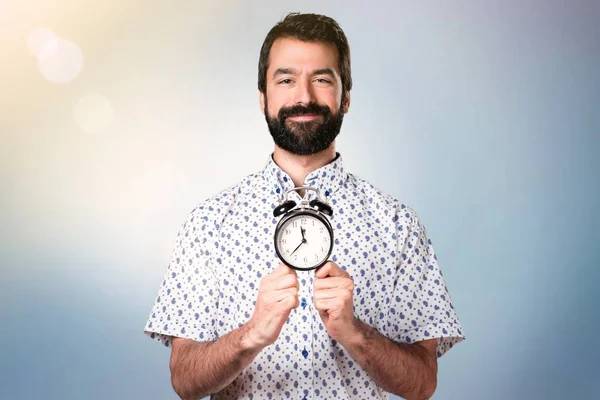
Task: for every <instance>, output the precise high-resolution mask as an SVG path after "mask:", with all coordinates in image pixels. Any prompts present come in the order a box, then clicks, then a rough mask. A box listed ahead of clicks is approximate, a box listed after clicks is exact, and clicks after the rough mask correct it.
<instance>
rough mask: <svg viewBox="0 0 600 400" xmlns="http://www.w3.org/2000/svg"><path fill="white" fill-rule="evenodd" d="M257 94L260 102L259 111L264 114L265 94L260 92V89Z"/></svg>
mask: <svg viewBox="0 0 600 400" xmlns="http://www.w3.org/2000/svg"><path fill="white" fill-rule="evenodd" d="M258 94H259V96H258V97H259V99H258V101H259V103H260V112H261V113H262V114H263V115H265V94H264V93H263V92H261V91H260V90H259V91H258Z"/></svg>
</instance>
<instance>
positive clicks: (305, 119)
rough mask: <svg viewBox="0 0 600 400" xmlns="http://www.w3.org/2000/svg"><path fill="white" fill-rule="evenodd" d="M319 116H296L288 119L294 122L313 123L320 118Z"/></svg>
mask: <svg viewBox="0 0 600 400" xmlns="http://www.w3.org/2000/svg"><path fill="white" fill-rule="evenodd" d="M319 117H320V115H318V114H305V115H296V116H295V117H288V119H291V120H292V121H312V120H314V119H317V118H319Z"/></svg>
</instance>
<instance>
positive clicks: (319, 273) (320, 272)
mask: <svg viewBox="0 0 600 400" xmlns="http://www.w3.org/2000/svg"><path fill="white" fill-rule="evenodd" d="M346 275H347V273H346V271H344V270H343V269H341V268H340V267H339V265H337V264H336V263H334V262H333V261H327V262H326V263H325V265H323V266H322V267H319V268H317V270H316V271H315V277H317V278H325V277H326V276H346Z"/></svg>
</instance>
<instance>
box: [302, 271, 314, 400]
mask: <svg viewBox="0 0 600 400" xmlns="http://www.w3.org/2000/svg"><path fill="white" fill-rule="evenodd" d="M311 272H313V271H298V280H299V283H300V290H299V291H298V297H299V300H300V307H298V312H299V313H300V318H301V319H300V323H299V329H298V336H299V339H300V340H299V343H300V344H301V345H299V346H298V351H299V352H300V357H299V359H300V362H301V363H302V364H301V365H302V372H301V379H302V382H303V383H302V385H301V386H300V388H299V389H300V393H299V395H300V398H301V399H306V400H309V399H312V392H313V375H314V372H313V362H312V358H313V356H312V342H313V337H312V332H311V331H312V321H311V319H312V318H311V296H312V294H311V293H312V290H311V287H310V285H311V282H310V279H309V276H310V274H311Z"/></svg>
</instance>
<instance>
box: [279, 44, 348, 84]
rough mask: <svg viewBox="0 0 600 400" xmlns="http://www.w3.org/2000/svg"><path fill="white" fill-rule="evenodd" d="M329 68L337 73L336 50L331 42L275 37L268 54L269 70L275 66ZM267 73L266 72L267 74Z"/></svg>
mask: <svg viewBox="0 0 600 400" xmlns="http://www.w3.org/2000/svg"><path fill="white" fill-rule="evenodd" d="M303 67H304V68H309V69H319V68H331V69H333V70H335V71H336V72H337V73H338V74H339V73H340V71H339V68H338V51H337V48H336V47H335V46H334V45H333V44H329V43H323V42H303V41H301V40H297V39H289V38H281V39H277V40H276V41H275V42H274V43H273V46H271V52H270V54H269V71H272V70H274V69H277V68H303ZM267 75H268V74H267Z"/></svg>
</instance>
